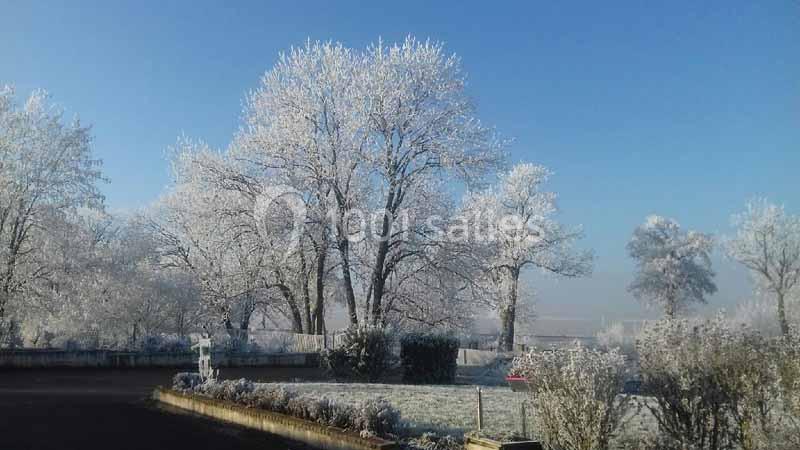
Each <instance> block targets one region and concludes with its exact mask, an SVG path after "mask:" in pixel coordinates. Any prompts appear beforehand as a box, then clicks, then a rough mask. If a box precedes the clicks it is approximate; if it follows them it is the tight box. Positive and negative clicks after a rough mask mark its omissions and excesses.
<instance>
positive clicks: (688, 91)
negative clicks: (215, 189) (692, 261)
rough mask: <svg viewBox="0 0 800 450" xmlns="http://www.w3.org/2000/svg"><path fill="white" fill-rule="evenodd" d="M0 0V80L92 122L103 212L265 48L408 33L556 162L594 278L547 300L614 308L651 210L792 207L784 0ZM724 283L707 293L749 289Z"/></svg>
mask: <svg viewBox="0 0 800 450" xmlns="http://www.w3.org/2000/svg"><path fill="white" fill-rule="evenodd" d="M758 3H763V4H758ZM0 11H2V14H0V83H11V84H14V85H16V86H17V89H18V91H19V92H20V94H27V92H29V91H30V90H31V89H33V88H38V87H42V88H46V89H48V90H49V91H50V92H51V93H52V94H53V96H54V99H55V101H56V102H57V103H59V104H60V105H63V106H64V107H66V108H67V110H68V111H69V112H70V113H77V114H79V115H80V117H81V119H82V120H83V121H84V122H86V123H90V124H92V125H93V127H94V136H95V138H96V140H95V150H96V152H97V154H98V155H99V156H100V157H101V158H102V159H103V160H104V162H105V171H106V173H107V174H108V176H109V177H110V178H111V183H110V184H109V185H108V186H106V187H105V192H106V194H107V200H108V204H109V206H110V207H111V208H112V209H130V208H136V207H140V206H144V205H146V204H147V203H149V202H150V201H152V200H153V199H155V198H156V197H157V196H158V194H159V193H160V192H161V191H162V190H163V188H164V186H165V185H166V184H167V182H168V173H167V169H166V164H165V162H164V151H165V149H166V148H167V147H168V146H169V145H171V144H173V143H175V142H176V139H177V137H178V136H179V135H181V134H186V135H188V136H191V137H195V138H202V139H204V140H206V141H208V142H209V143H210V144H212V145H214V146H225V145H226V144H227V143H228V141H229V139H230V137H231V134H232V133H233V131H234V130H235V129H236V128H237V126H238V123H239V118H240V113H241V105H242V98H243V96H244V94H245V92H246V91H248V90H249V89H252V88H254V87H255V86H256V85H257V82H258V79H259V77H260V75H261V74H263V72H264V71H266V70H268V69H269V68H270V67H271V66H272V64H273V63H274V62H275V60H276V57H277V55H278V53H279V52H280V51H282V50H286V49H288V48H289V47H290V46H292V45H301V44H302V43H303V42H304V41H305V40H306V39H307V38H311V39H312V40H313V39H321V40H337V41H341V42H343V43H345V44H347V45H349V46H353V47H363V46H365V45H367V44H368V43H370V42H374V41H375V40H377V39H378V37H382V38H383V39H384V41H390V42H391V41H398V40H401V39H402V38H403V37H404V36H406V35H407V34H413V35H415V36H417V37H418V38H423V39H424V38H431V39H434V40H440V41H444V42H445V44H446V46H447V49H448V50H449V51H451V52H454V53H456V54H458V55H459V56H460V57H461V58H462V60H463V66H464V68H465V70H466V72H467V73H468V74H469V86H468V89H469V92H470V94H471V95H472V96H473V97H474V98H475V100H476V102H477V105H478V110H479V115H480V117H481V118H482V120H483V121H484V122H486V123H488V124H491V125H494V126H496V127H497V129H498V130H499V131H500V132H501V133H503V134H504V135H506V136H509V137H513V138H514V139H515V143H514V144H513V146H512V147H511V149H510V151H511V156H512V159H513V160H526V161H534V162H537V163H541V164H545V165H547V166H549V167H550V168H551V169H552V170H554V171H555V173H556V175H555V177H554V178H553V180H552V184H551V187H552V189H554V190H556V191H557V192H558V193H559V195H560V205H561V207H562V210H563V214H562V218H563V220H564V221H566V222H569V223H573V224H578V223H580V224H583V225H584V227H585V231H586V239H585V240H584V245H586V246H588V247H592V248H594V249H595V250H596V253H597V256H598V261H597V265H596V274H595V276H594V277H593V278H592V280H587V281H582V282H577V283H573V282H570V281H564V282H560V283H558V284H553V283H550V282H549V281H548V282H545V284H547V285H548V286H549V285H550V284H552V286H553V287H551V288H548V287H545V288H542V289H543V291H544V292H543V293H542V296H541V299H540V304H543V305H545V306H544V310H545V311H546V310H547V306H546V305H547V304H548V303H547V302H548V299H550V304H561V303H564V302H567V303H569V302H570V301H571V300H570V298H572V297H576V296H581V297H587V296H588V295H600V296H601V297H604V299H606V300H607V301H608V302H611V303H613V302H614V301H616V300H614V299H617V300H620V299H621V300H620V301H621V302H623V303H624V304H627V303H625V302H628V300H629V299H627V298H624V299H623V297H625V296H626V294H625V292H624V283H627V281H628V277H629V272H630V269H631V264H630V262H629V261H628V260H627V257H626V256H625V252H624V245H625V243H626V242H627V240H628V238H629V236H630V233H631V231H632V229H633V228H634V227H635V226H636V225H637V224H638V223H640V222H642V221H643V219H644V217H645V216H646V215H648V214H651V213H659V214H663V215H667V216H671V217H674V218H676V219H677V220H678V221H679V222H681V223H682V224H684V225H685V226H687V227H690V228H696V229H699V230H702V231H707V232H714V233H721V232H727V231H728V222H729V216H730V214H731V213H733V212H735V211H737V210H738V209H740V208H741V206H742V205H743V203H744V201H745V200H746V199H747V198H748V197H751V196H754V195H762V196H768V197H770V198H771V199H773V200H775V201H777V202H780V203H785V204H786V205H787V207H788V208H789V209H790V210H792V211H795V212H797V211H798V209H800V205H799V203H800V195H798V194H800V188H798V182H797V178H798V168H799V167H800V126H799V125H800V4H798V3H797V2H796V1H790V0H786V1H777V0H776V1H771V2H736V1H724V2H677V1H676V2H585V3H577V2H575V3H573V2H532V1H528V2H508V3H506V2H486V1H481V2H413V1H411V2H401V3H393V4H385V3H382V2H363V3H360V4H359V3H345V2H331V1H326V2H319V3H314V2H302V4H299V3H298V2H289V1H284V2H252V3H246V2H197V1H192V2H178V1H170V2H138V1H137V2H132V1H131V2H121V1H102V2H80V1H76V2H42V1H10V2H9V1H7V0H3V1H2V5H0ZM727 270H728V269H725V270H722V269H721V274H720V276H721V277H722V276H723V275H724V276H725V277H728V276H730V277H731V278H732V279H734V280H736V279H740V278H741V274H739V273H737V272H736V271H735V270H733V269H730V270H733V272H731V273H732V274H733V275H726V274H725V273H722V272H726V271H727ZM720 282H722V280H720ZM548 283H550V284H548ZM607 285H609V286H611V287H609V286H607ZM734 286H737V287H736V288H731V289H729V290H725V291H723V292H721V293H720V294H719V295H718V296H717V297H732V296H742V295H746V293H742V292H741V289H740V284H736V283H734ZM721 287H722V286H721ZM598 293H599V294H598ZM728 300H729V299H728ZM623 303H620V304H623ZM576 305H577V306H576V308H575V309H576V311H577V312H581V311H583V307H584V306H585V305H584V303H582V302H577V303H576Z"/></svg>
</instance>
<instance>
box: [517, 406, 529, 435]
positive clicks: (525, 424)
mask: <svg viewBox="0 0 800 450" xmlns="http://www.w3.org/2000/svg"><path fill="white" fill-rule="evenodd" d="M519 417H520V420H521V421H522V424H521V425H522V427H521V428H522V437H524V438H526V439H527V438H528V419H527V418H526V417H525V400H523V401H521V402H519Z"/></svg>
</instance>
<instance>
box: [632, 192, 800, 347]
mask: <svg viewBox="0 0 800 450" xmlns="http://www.w3.org/2000/svg"><path fill="white" fill-rule="evenodd" d="M733 223H734V225H735V226H736V233H735V234H734V235H733V236H731V237H728V238H726V239H725V240H724V241H723V247H724V250H725V252H726V254H727V256H728V257H729V258H730V259H732V260H734V261H737V262H739V263H741V264H742V265H743V266H744V267H745V268H747V270H748V271H749V272H750V273H751V275H752V277H753V280H754V281H755V283H756V288H757V290H758V291H760V292H761V293H763V294H766V295H770V296H773V297H774V300H775V311H776V317H777V322H778V324H779V326H780V331H781V333H782V334H783V335H788V334H789V331H790V330H789V320H788V319H787V312H786V303H787V300H788V297H789V295H792V294H795V293H796V290H797V287H798V282H800V217H797V216H793V215H791V214H788V213H786V211H785V210H784V208H783V207H780V206H777V205H774V204H771V203H769V202H767V201H766V200H763V199H761V200H754V201H751V202H749V203H748V204H747V205H746V209H745V211H744V212H743V213H741V214H737V215H735V216H734V217H733ZM627 249H628V253H629V254H630V256H631V258H633V259H634V260H635V261H636V264H637V273H636V276H635V279H634V281H633V282H632V283H631V285H630V286H629V290H630V291H631V292H632V293H633V295H634V296H635V297H637V298H638V299H640V300H642V301H645V302H647V303H650V304H655V305H657V306H660V307H662V308H663V310H664V314H665V316H666V317H668V318H673V317H675V315H676V314H677V313H678V312H680V311H682V310H685V309H687V308H689V307H690V306H691V305H692V304H694V303H706V295H709V294H713V293H714V292H716V290H717V287H716V285H715V283H714V272H713V270H712V269H711V257H710V255H711V251H712V249H713V239H712V238H711V236H709V235H707V234H703V233H699V232H695V231H684V230H681V228H680V226H679V225H678V223H677V222H675V221H674V220H672V219H666V218H664V217H660V216H650V217H648V218H647V220H646V221H645V223H644V224H643V225H641V226H639V227H638V228H636V230H635V231H634V233H633V238H632V239H631V241H630V242H629V243H628V246H627Z"/></svg>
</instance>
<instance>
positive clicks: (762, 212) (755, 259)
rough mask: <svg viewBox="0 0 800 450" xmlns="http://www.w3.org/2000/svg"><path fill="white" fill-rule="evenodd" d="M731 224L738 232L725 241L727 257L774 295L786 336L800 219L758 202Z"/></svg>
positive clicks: (799, 265)
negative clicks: (739, 264)
mask: <svg viewBox="0 0 800 450" xmlns="http://www.w3.org/2000/svg"><path fill="white" fill-rule="evenodd" d="M733 222H734V225H735V226H736V227H737V230H736V234H735V235H734V236H733V237H731V238H730V239H728V240H727V241H726V249H727V252H728V255H729V256H730V257H731V258H732V259H734V260H736V261H738V262H740V263H741V264H742V265H744V266H745V267H746V268H747V269H748V270H749V271H750V273H752V274H753V276H754V278H755V281H756V283H757V284H758V286H759V287H760V288H761V289H763V290H765V291H767V292H770V293H772V294H774V295H775V300H776V306H777V313H778V322H779V324H780V327H781V332H782V333H783V334H784V335H786V334H788V333H789V322H788V320H787V318H786V300H787V296H788V295H789V294H790V293H791V292H792V290H793V289H796V288H797V286H798V282H800V217H798V216H793V215H791V214H787V213H786V211H785V210H784V208H783V207H782V206H777V205H774V204H771V203H769V202H768V201H767V200H765V199H761V200H754V201H751V202H748V203H747V205H746V209H745V211H744V212H743V213H741V214H737V215H735V216H734V217H733Z"/></svg>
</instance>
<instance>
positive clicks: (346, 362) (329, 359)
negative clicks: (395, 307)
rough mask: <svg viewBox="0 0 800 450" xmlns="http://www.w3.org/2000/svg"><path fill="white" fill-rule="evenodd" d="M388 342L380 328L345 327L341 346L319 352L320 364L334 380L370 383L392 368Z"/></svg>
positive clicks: (389, 339)
mask: <svg viewBox="0 0 800 450" xmlns="http://www.w3.org/2000/svg"><path fill="white" fill-rule="evenodd" d="M392 339H393V338H392V335H391V334H390V333H389V332H387V331H385V330H382V329H380V328H361V327H354V328H349V329H348V330H347V331H346V332H345V335H344V343H343V345H342V346H341V347H339V348H336V349H332V350H326V351H325V352H323V354H322V365H323V367H324V368H325V369H326V371H327V372H328V375H330V376H332V377H333V378H335V379H337V380H340V381H349V380H356V381H367V382H370V383H374V382H376V381H379V380H380V379H381V378H383V376H384V374H385V373H386V371H388V370H389V369H390V368H391V367H392V363H393V361H394V358H393V357H392V343H393V340H392Z"/></svg>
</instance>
